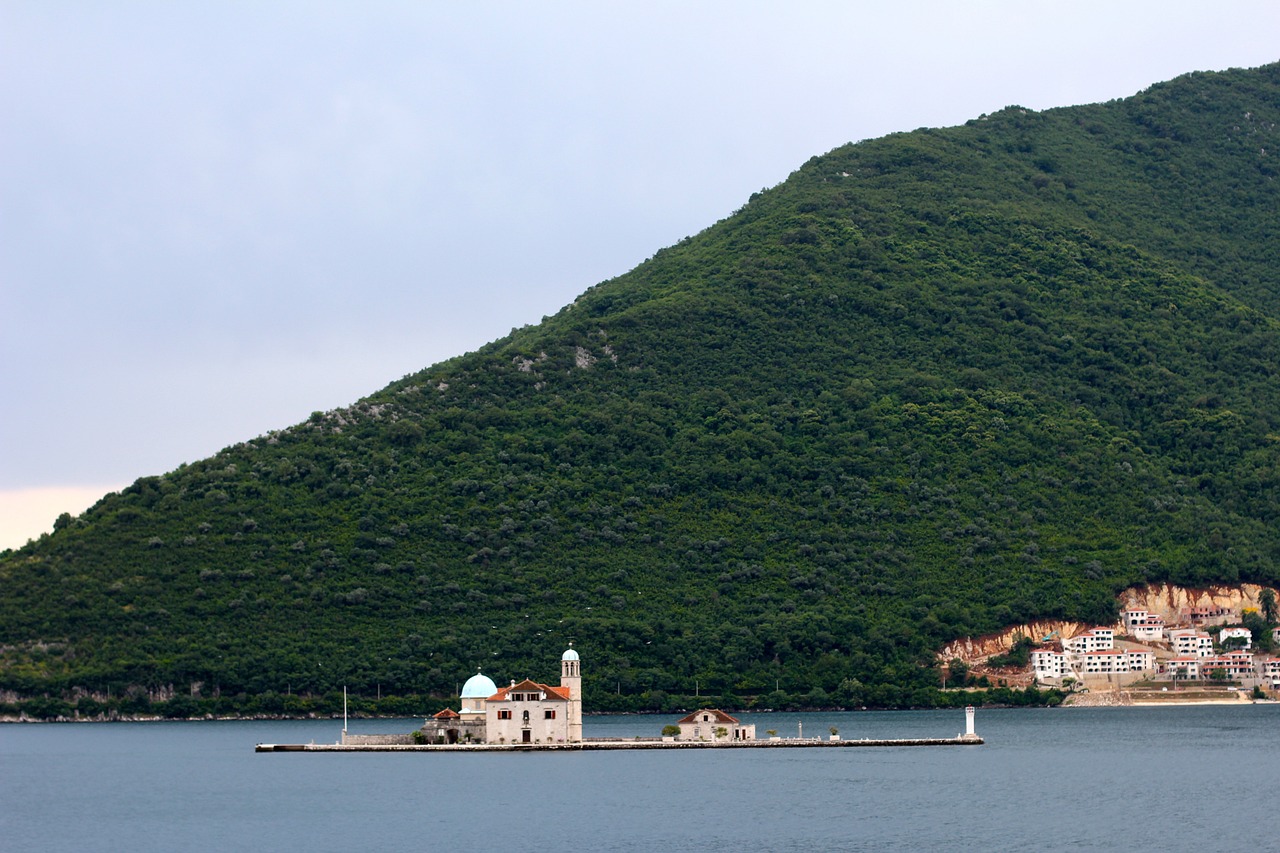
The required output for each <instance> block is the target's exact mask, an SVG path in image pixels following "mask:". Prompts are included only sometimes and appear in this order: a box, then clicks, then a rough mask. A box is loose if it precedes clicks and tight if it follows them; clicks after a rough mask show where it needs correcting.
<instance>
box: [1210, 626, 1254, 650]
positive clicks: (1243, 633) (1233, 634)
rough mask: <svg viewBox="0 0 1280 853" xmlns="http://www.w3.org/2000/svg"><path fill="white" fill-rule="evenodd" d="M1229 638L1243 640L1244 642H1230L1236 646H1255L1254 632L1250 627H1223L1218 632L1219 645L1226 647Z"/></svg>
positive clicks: (1242, 647)
mask: <svg viewBox="0 0 1280 853" xmlns="http://www.w3.org/2000/svg"><path fill="white" fill-rule="evenodd" d="M1228 640H1236V641H1240V640H1243V642H1233V643H1231V644H1230V645H1232V646H1235V647H1236V648H1241V649H1251V648H1253V632H1252V631H1250V630H1249V629H1248V628H1223V629H1222V630H1221V631H1219V632H1218V645H1220V646H1222V647H1224V648H1225V647H1226V646H1227V645H1228V643H1227V641H1228Z"/></svg>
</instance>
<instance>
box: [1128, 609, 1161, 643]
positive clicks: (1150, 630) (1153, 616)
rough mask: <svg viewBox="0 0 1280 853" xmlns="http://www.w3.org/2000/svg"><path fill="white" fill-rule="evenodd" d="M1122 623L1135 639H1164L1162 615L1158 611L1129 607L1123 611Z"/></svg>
mask: <svg viewBox="0 0 1280 853" xmlns="http://www.w3.org/2000/svg"><path fill="white" fill-rule="evenodd" d="M1124 624H1125V625H1126V626H1127V627H1128V629H1129V636H1131V637H1133V638H1134V639H1135V640H1161V639H1164V631H1165V626H1164V617H1163V616H1161V615H1160V614H1158V613H1150V612H1148V611H1146V610H1138V609H1136V608H1129V609H1128V610H1126V611H1125V612H1124Z"/></svg>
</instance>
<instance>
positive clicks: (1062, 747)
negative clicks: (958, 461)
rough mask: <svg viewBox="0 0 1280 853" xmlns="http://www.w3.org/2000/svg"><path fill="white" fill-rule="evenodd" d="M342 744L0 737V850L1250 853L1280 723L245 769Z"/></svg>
mask: <svg viewBox="0 0 1280 853" xmlns="http://www.w3.org/2000/svg"><path fill="white" fill-rule="evenodd" d="M742 716H743V719H744V721H745V722H754V723H755V724H756V726H757V730H758V732H759V733H760V735H761V736H762V737H763V736H764V731H765V730H766V729H777V730H778V731H779V733H780V734H782V735H784V736H787V735H794V734H795V733H796V731H797V724H798V723H800V722H801V721H803V724H804V729H805V734H806V735H821V736H824V737H825V736H826V734H827V730H828V728H829V727H830V726H833V725H834V726H836V727H838V728H839V729H840V733H841V735H842V736H843V737H847V738H858V737H868V738H884V737H951V736H954V735H955V734H956V733H957V732H959V731H961V730H962V729H963V727H964V715H963V713H962V712H957V711H915V712H864V713H847V714H844V713H830V714H803V715H801V714H754V715H742ZM674 719H675V717H674V716H673V717H589V718H587V721H586V731H585V733H586V735H587V736H588V737H607V736H624V737H629V736H633V735H656V734H657V733H658V731H659V730H660V729H661V727H662V726H663V725H664V724H666V723H669V722H673V721H674ZM414 724H415V721H411V720H403V721H388V720H376V721H352V722H351V724H350V726H349V728H350V730H351V731H352V732H379V731H407V730H409V729H411V728H412V727H413V725H414ZM340 728H341V721H338V722H334V721H329V720H323V721H300V722H203V723H108V724H41V725H3V726H0V850H3V851H71V850H77V851H83V850H104V851H107V850H110V851H116V850H128V851H139V852H140V853H145V851H166V853H168V851H178V850H280V851H292V850H307V851H328V850H354V849H370V850H383V851H401V850H403V851H411V850H426V851H432V850H450V851H457V850H465V849H477V848H478V847H489V846H491V845H495V844H497V845H500V846H504V847H505V846H507V843H508V842H510V843H512V844H515V845H516V846H517V847H518V848H519V849H532V847H533V846H537V847H540V848H541V847H544V846H547V845H550V846H551V847H552V848H553V849H560V850H601V851H639V850H645V851H649V850H699V851H737V850H782V851H786V850H804V851H811V850H1077V851H1078V850H1090V849H1092V850H1132V849H1136V848H1138V847H1145V848H1149V849H1159V850H1197V851H1212V850H1240V849H1250V848H1252V849H1259V848H1258V847H1257V843H1258V841H1259V840H1260V839H1261V838H1262V836H1260V835H1259V832H1260V831H1263V827H1264V826H1268V825H1269V824H1270V818H1269V817H1268V816H1269V815H1272V814H1274V811H1275V800H1274V793H1273V791H1274V787H1275V772H1276V767H1277V766H1278V762H1277V759H1280V743H1278V741H1277V735H1280V705H1248V706H1242V707H1222V706H1204V707H1182V708H1080V709H1053V710H1025V709H1024V710H979V711H978V716H977V730H978V733H979V734H981V735H983V736H984V737H985V738H986V740H987V743H986V745H985V746H980V747H931V748H919V747H917V748H905V747H904V748H887V749H813V750H705V751H702V750H700V751H694V752H687V751H678V752H677V751H671V752H635V753H629V752H603V753H575V754H521V753H502V754H493V755H482V754H463V755H458V754H435V755H422V754H395V753H371V754H297V753H295V754H262V755H259V754H256V753H254V752H253V746H254V744H256V743H259V742H264V743H305V742H309V741H316V742H318V743H332V742H334V741H335V740H337V738H338V735H339V730H340ZM1267 831H1274V827H1272V829H1271V830H1267ZM1264 846H1265V844H1264Z"/></svg>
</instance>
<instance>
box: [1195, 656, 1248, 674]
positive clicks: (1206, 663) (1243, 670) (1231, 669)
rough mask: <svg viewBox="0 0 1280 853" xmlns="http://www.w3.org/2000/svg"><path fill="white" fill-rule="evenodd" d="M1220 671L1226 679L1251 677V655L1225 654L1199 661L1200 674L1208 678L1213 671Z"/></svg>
mask: <svg viewBox="0 0 1280 853" xmlns="http://www.w3.org/2000/svg"><path fill="white" fill-rule="evenodd" d="M1218 669H1220V670H1222V671H1223V672H1224V673H1226V676H1227V678H1240V677H1242V676H1248V675H1253V672H1254V666H1253V655H1251V654H1249V653H1248V652H1226V653H1224V654H1221V655H1216V656H1211V657H1207V658H1201V659H1200V674H1201V676H1202V677H1206V678H1207V677H1208V676H1209V675H1211V674H1212V673H1213V671H1214V670H1218Z"/></svg>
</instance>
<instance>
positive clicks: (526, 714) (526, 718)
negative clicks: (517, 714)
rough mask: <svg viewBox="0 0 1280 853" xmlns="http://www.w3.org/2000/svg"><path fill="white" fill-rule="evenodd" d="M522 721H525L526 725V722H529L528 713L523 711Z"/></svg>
mask: <svg viewBox="0 0 1280 853" xmlns="http://www.w3.org/2000/svg"><path fill="white" fill-rule="evenodd" d="M524 721H525V722H526V723H527V722H529V712H528V711H525V712H524Z"/></svg>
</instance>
